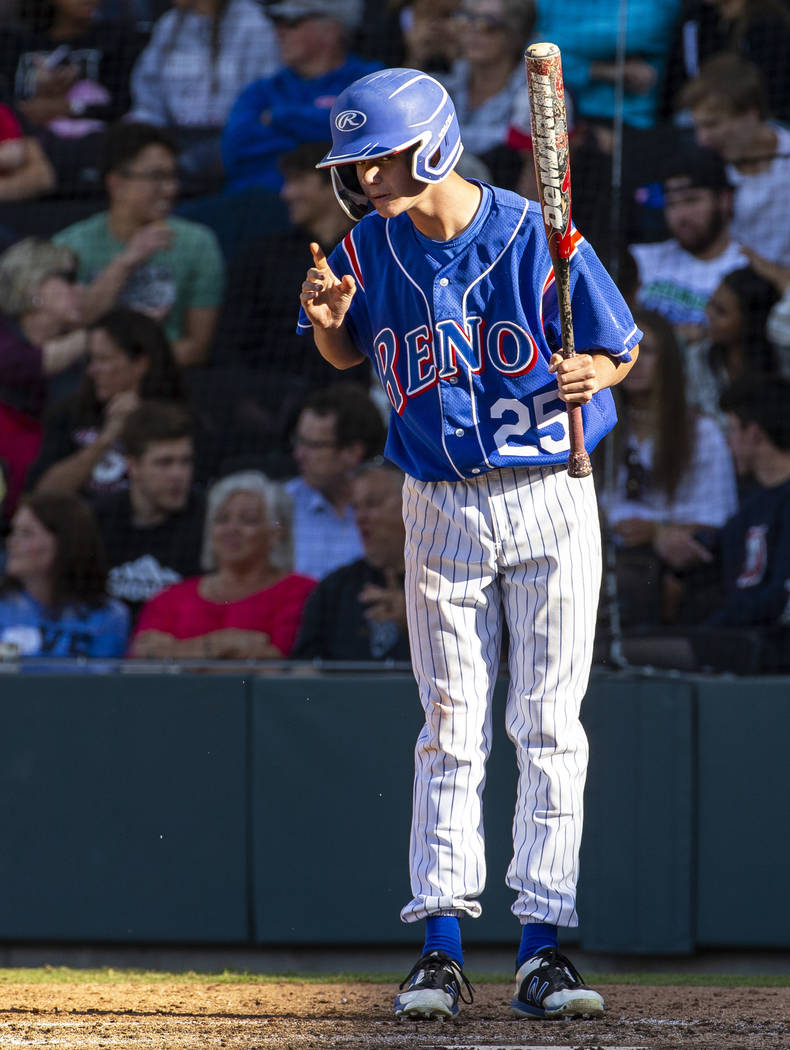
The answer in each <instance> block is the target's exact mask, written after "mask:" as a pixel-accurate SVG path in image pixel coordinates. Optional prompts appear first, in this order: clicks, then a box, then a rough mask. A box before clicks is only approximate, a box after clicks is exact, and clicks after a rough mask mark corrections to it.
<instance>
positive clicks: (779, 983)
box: [0, 966, 790, 988]
mask: <svg viewBox="0 0 790 1050" xmlns="http://www.w3.org/2000/svg"><path fill="white" fill-rule="evenodd" d="M401 980H402V975H401V974H394V973H393V974H370V973H341V974H297V973H283V974H269V973H249V972H246V971H236V970H223V971H222V972H221V973H197V972H195V971H193V970H189V971H185V972H179V973H163V972H162V971H161V970H136V969H121V968H115V967H106V968H102V969H85V970H82V969H76V968H73V967H67V966H38V967H30V968H25V967H18V968H15V969H0V985H11V984H170V983H175V984H187V985H188V984H281V983H283V982H285V983H290V984H391V985H396V984H398V983H399V982H400V981H401ZM473 980H474V983H475V984H510V983H511V982H512V980H513V977H512V975H511V974H500V975H485V976H478V977H474V975H473ZM586 980H587V983H588V984H590V985H591V986H592V987H595V986H596V985H607V984H630V985H640V986H644V987H672V986H675V987H698V988H788V987H790V974H737V973H725V974H699V973H590V974H588V975H587V976H586Z"/></svg>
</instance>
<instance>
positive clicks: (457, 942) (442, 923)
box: [422, 915, 464, 966]
mask: <svg viewBox="0 0 790 1050" xmlns="http://www.w3.org/2000/svg"><path fill="white" fill-rule="evenodd" d="M435 949H438V950H439V951H442V952H446V953H447V954H448V955H449V956H450V958H451V959H455V961H456V962H457V963H458V965H459V966H463V965H464V953H463V951H462V950H461V924H460V922H459V921H458V916H457V915H429V916H428V918H427V919H426V920H425V947H424V948H423V950H422V953H423V955H425V953H426V952H432V951H434V950H435Z"/></svg>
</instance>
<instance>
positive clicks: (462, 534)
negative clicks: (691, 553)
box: [299, 69, 641, 1018]
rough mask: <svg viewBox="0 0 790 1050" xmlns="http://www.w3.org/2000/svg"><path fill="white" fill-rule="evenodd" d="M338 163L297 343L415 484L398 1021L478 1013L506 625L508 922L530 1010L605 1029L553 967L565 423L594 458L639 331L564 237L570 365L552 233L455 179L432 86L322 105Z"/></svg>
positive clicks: (449, 137) (559, 872) (575, 527)
mask: <svg viewBox="0 0 790 1050" xmlns="http://www.w3.org/2000/svg"><path fill="white" fill-rule="evenodd" d="M330 120H331V131H332V148H331V150H330V151H329V153H327V155H326V157H325V158H324V159H323V160H322V161H321V164H320V165H319V167H322V166H323V167H330V168H331V176H332V180H333V184H334V187H335V192H336V194H337V197H338V199H339V201H340V203H341V204H342V206H343V207H344V208H345V209H346V211H347V212H348V214H349V215H350V216H351V217H352V218H354V219H355V220H359V221H358V223H357V225H356V226H355V227H354V228H353V229H352V231H351V232H350V233H349V234H348V235H347V236H346V237H345V239H344V240H343V241H342V243H341V244H339V245H338V246H337V247H336V248H335V249H334V251H333V252H332V254H331V255H330V257H329V259H327V258H326V257H325V256H324V254H323V253H322V251H321V249H320V248H319V246H318V245H317V244H311V246H310V247H311V252H312V255H313V266H312V267H310V269H309V270H308V271H307V276H306V279H305V281H304V283H303V284H302V292H301V297H300V299H301V304H302V310H301V313H300V317H299V328H300V331H304V332H310V331H311V330H312V333H313V336H314V339H315V342H316V345H317V347H318V349H319V351H320V352H321V354H322V355H323V356H324V357H325V358H326V360H327V361H329V362H331V363H332V364H333V365H335V366H336V367H337V368H341V369H343V368H349V367H351V366H353V365H355V364H357V363H359V362H360V361H362V360H363V359H364V358H365V357H369V358H370V359H371V361H372V362H373V365H374V367H375V369H376V371H377V373H378V377H379V379H380V381H381V384H382V386H383V388H384V390H385V391H386V393H387V396H388V398H389V400H390V402H391V405H392V411H391V416H390V426H389V435H388V439H387V455H388V457H389V458H390V459H392V460H393V461H394V462H395V463H396V464H397V465H398V466H399V467H401V468H402V469H403V471H404V472H405V474H406V480H405V483H404V489H403V514H404V521H405V524H406V594H407V601H408V606H409V617H408V618H409V637H410V642H411V649H412V661H413V665H414V672H415V676H416V678H417V682H418V685H419V691H420V697H421V701H422V704H423V707H424V709H425V725H424V727H423V729H422V731H421V733H420V735H419V738H418V741H417V746H416V752H415V781H414V798H413V817H412V830H411V845H410V870H411V885H412V893H413V898H412V900H410V901H409V903H408V904H406V906H405V907H404V908H403V910H402V912H401V918H402V919H403V920H404V921H405V922H416V921H417V920H419V919H425V920H426V932H425V943H424V948H423V952H422V955H421V957H420V959H419V960H418V962H417V964H416V965H415V966H414V968H413V969H412V971H411V973H409V974H408V975H407V977H406V979H405V980H404V982H403V984H402V985H401V991H400V994H398V995H397V996H396V998H395V1013H396V1015H397V1016H398V1017H411V1018H414V1017H425V1018H430V1017H444V1016H454V1015H455V1014H457V1012H458V1008H459V1002H458V1001H459V999H463V1000H464V1001H467V1002H471V998H472V989H471V986H470V985H469V982H468V980H467V979H466V977H465V975H464V973H463V968H462V967H463V954H462V949H461V935H460V923H459V919H460V918H461V917H463V916H470V917H475V916H478V915H479V914H480V904H479V902H478V897H479V895H480V893H481V891H482V889H483V885H484V881H485V857H484V851H483V825H482V809H481V796H482V791H483V782H484V779H485V763H486V758H487V756H488V751H489V746H490V742H491V697H492V692H493V689H494V684H495V681H496V677H497V672H498V669H499V660H500V651H501V647H502V637H503V626H504V625H507V629H508V632H509V638H510V643H509V655H508V667H509V675H510V687H509V692H508V698H507V713H506V719H507V731H508V734H509V736H510V738H511V740H512V741H513V743H514V745H515V748H516V753H517V756H518V764H519V771H520V776H519V787H518V797H517V800H516V810H515V817H514V821H513V860H512V862H511V864H510V867H509V870H508V873H507V883H508V885H509V886H510V887H511V888H512V889H513V890H514V891H515V893H516V900H515V903H514V904H513V912H514V913H515V915H516V916H517V917H518V918H519V920H520V921H521V923H522V938H521V944H520V947H519V951H518V957H517V972H516V992H515V996H514V998H513V1001H512V1003H511V1007H512V1008H513V1010H514V1011H515V1012H516V1013H517V1014H519V1015H520V1016H528V1017H540V1018H542V1017H559V1016H585V1015H594V1014H600V1013H601V1012H602V1011H603V1000H602V998H601V996H600V995H599V994H598V993H597V992H595V991H593V990H592V989H589V988H587V987H586V986H585V984H584V982H583V980H582V978H581V976H580V975H579V973H578V971H577V970H576V969H575V968H574V967H573V965H572V964H571V962H570V961H569V960H568V959H567V958H566V957H565V956H564V955H562V954H561V953H560V952H559V949H558V942H557V928H558V927H559V926H574V925H576V924H577V916H576V910H575V889H576V877H577V866H578V852H579V841H580V837H581V824H582V792H583V787H584V779H585V772H586V764H587V741H586V738H585V735H584V732H583V730H582V727H581V724H580V722H579V717H578V716H579V707H580V704H581V700H582V697H583V696H584V693H585V690H586V687H587V679H588V675H589V669H590V661H591V653H592V643H593V633H594V630H595V615H596V604H597V599H598V589H599V582H600V537H599V529H598V513H597V506H596V498H595V491H594V486H593V480H592V478H591V477H587V478H584V479H576V478H570V477H569V476H568V473H567V470H566V464H567V459H568V447H569V441H568V426H567V412H566V410H565V406H564V404H563V402H568V403H571V402H576V403H580V404H581V405H583V406H584V407H583V414H584V424H585V429H586V437H587V446H588V449H591V448H592V447H593V446H594V445H595V444H596V443H597V442H598V441H599V440H600V438H602V437H603V436H604V434H606V433H607V431H608V430H609V429H610V428H611V427H612V426H613V424H614V422H615V413H614V409H613V403H612V397H611V393H610V391H609V390H608V389H607V388H608V387H610V386H611V385H613V384H614V383H617V382H619V381H620V380H621V379H622V378H623V377H624V376H625V375H626V374H627V372H628V371H629V369H630V368H631V365H632V363H633V361H634V360H635V358H636V354H637V352H638V348H637V344H638V341H639V336H640V335H641V333H640V332H639V331H638V329H637V328H636V326H635V325H634V322H633V319H632V317H631V315H630V313H629V311H628V309H627V307H626V306H625V304H624V302H623V300H622V298H621V296H620V294H619V292H618V291H617V289H616V288H615V286H614V285H613V283H612V281H611V279H610V278H609V276H608V275H607V273H606V271H605V270H604V268H603V266H602V265H601V263H600V262H599V260H598V259H597V257H596V256H595V254H594V252H593V250H592V249H591V248H590V246H589V245H588V244H587V243H586V242H585V240H584V239H583V237H581V236H580V235H579V234H578V233H577V232H576V233H575V252H574V255H573V258H572V262H571V280H572V303H573V310H574V321H575V325H574V328H575V336H576V344H577V346H580V347H585V348H588V349H587V352H585V353H580V354H578V355H577V356H576V357H574V358H571V359H568V360H566V359H563V358H562V357H561V356H560V354H559V353H558V352H557V351H558V350H559V349H560V337H559V332H560V323H559V317H558V308H557V304H556V294H554V290H553V288H552V282H553V276H552V266H551V260H550V257H549V253H548V248H547V245H546V240H545V234H544V228H543V220H542V218H541V214H540V210H539V208H538V206H537V204H535V203H534V202H529V201H526V200H525V199H524V198H522V197H519V196H518V195H517V194H515V193H511V192H508V191H504V190H501V189H498V188H495V187H492V186H488V185H486V184H483V183H479V182H473V181H466V180H465V179H463V178H462V177H461V176H460V175H459V174H458V173H457V172H456V171H455V170H454V169H455V166H456V163H457V161H458V158H459V156H460V154H461V150H462V145H461V139H460V133H459V128H458V121H457V118H456V114H455V110H454V108H453V104H452V102H451V100H450V98H449V96H448V95H447V92H446V91H445V90H444V88H443V87H442V86H441V85H440V84H439V83H438V82H437V81H436V80H434V79H432V78H431V77H429V76H427V75H426V74H425V73H422V72H419V71H417V70H411V69H386V70H382V71H379V72H376V73H373V74H370V75H369V76H366V77H363V78H362V79H360V80H357V81H356V82H355V83H353V84H352V85H351V86H350V87H348V88H346V90H345V91H343V92H342V93H341V94H340V95H339V96H338V97H337V99H336V101H335V104H334V106H333V107H332V111H331V117H330Z"/></svg>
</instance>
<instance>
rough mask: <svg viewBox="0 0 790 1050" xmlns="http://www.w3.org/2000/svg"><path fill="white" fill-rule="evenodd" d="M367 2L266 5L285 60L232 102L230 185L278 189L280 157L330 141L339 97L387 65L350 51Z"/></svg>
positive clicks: (226, 146)
mask: <svg viewBox="0 0 790 1050" xmlns="http://www.w3.org/2000/svg"><path fill="white" fill-rule="evenodd" d="M362 6H363V5H362V2H361V0H278V2H277V3H274V4H272V5H271V6H269V7H268V8H267V11H266V13H267V14H268V15H269V17H270V18H271V19H272V21H273V22H274V26H275V29H276V30H277V39H278V42H279V45H280V55H281V58H282V63H283V66H282V69H280V70H278V71H277V72H276V73H275V74H274V75H273V76H270V77H262V78H261V79H260V80H255V81H253V82H252V83H251V84H249V85H248V86H247V87H246V88H245V89H244V90H243V91H242V93H241V94H240V95H239V97H238V98H237V99H236V101H235V103H234V105H233V109H232V110H231V112H230V116H229V117H228V121H227V124H226V125H225V130H224V132H223V135H222V159H223V162H224V164H225V171H226V173H227V183H226V188H227V189H228V190H231V191H236V190H245V189H247V188H249V187H251V186H259V187H263V188H264V189H267V190H271V191H272V192H274V193H277V192H279V190H280V188H281V186H282V184H283V177H282V174H281V173H280V170H279V168H278V166H277V159H278V157H279V156H280V155H281V154H283V153H285V152H287V151H288V150H292V149H294V148H295V147H296V146H298V145H299V144H300V143H301V142H318V141H320V140H322V139H328V138H329V110H330V109H331V107H332V103H333V102H334V100H335V98H336V97H337V96H338V95H339V94H340V92H341V91H342V90H343V89H344V88H346V87H348V85H349V84H350V83H351V82H352V81H354V80H356V79H357V78H358V77H361V76H363V75H364V74H366V73H371V72H373V71H374V70H375V69H379V68H380V67H381V64H380V63H378V62H370V61H367V60H366V59H362V58H360V57H359V56H358V55H354V54H349V52H348V40H349V37H350V35H351V34H352V33H353V32H354V31H355V30H356V29H358V27H359V25H360V23H361V22H362Z"/></svg>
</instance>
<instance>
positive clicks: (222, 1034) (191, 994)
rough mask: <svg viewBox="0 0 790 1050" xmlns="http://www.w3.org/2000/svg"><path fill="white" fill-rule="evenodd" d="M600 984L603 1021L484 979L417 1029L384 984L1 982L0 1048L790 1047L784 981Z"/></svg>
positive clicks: (789, 1003) (789, 999)
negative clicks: (549, 1009)
mask: <svg viewBox="0 0 790 1050" xmlns="http://www.w3.org/2000/svg"><path fill="white" fill-rule="evenodd" d="M601 991H602V992H603V993H604V995H605V998H606V1006H607V1013H606V1015H605V1016H604V1017H603V1018H602V1019H600V1020H596V1021H570V1022H569V1021H564V1022H530V1021H524V1020H519V1019H516V1018H514V1017H512V1016H511V1015H510V1013H509V1011H508V1009H507V1003H508V1001H509V999H510V995H511V992H512V988H511V985H510V984H507V985H505V984H481V985H480V986H479V987H478V988H477V989H476V993H475V1001H474V1003H473V1004H472V1005H471V1006H466V1007H464V1009H463V1011H462V1013H461V1015H460V1017H459V1018H458V1019H457V1020H456V1021H454V1022H447V1023H444V1024H440V1023H430V1024H419V1025H418V1024H415V1023H413V1022H410V1023H403V1022H398V1021H395V1019H394V1018H393V1017H392V1012H391V1011H392V996H393V994H394V987H390V986H389V985H387V984H358V983H351V982H349V983H348V984H344V983H331V984H329V983H327V984H316V983H301V982H291V981H287V982H286V981H283V982H282V983H279V982H266V983H263V982H262V983H260V984H258V983H254V982H253V983H250V982H249V981H247V982H245V983H243V984H242V983H239V984H234V983H226V981H222V982H215V981H212V980H211V979H206V980H205V981H203V980H197V981H190V982H188V983H187V982H173V983H164V982H158V981H157V982H155V983H152V984H150V985H146V984H144V983H140V982H139V981H136V982H134V983H131V982H129V983H127V982H123V981H122V980H121V981H119V982H118V983H113V984H108V983H96V984H63V983H59V984H8V985H3V986H2V987H0V1047H28V1048H30V1047H52V1048H65V1050H94V1048H99V1047H101V1048H105V1050H116V1048H124V1050H128V1048H129V1047H134V1048H146V1050H192V1048H195V1050H197V1048H198V1047H199V1048H201V1050H203V1048H211V1050H214V1048H228V1050H269V1048H272V1050H285V1048H290V1047H293V1048H294V1050H308V1048H318V1047H320V1048H327V1047H329V1048H333V1047H337V1048H344V1050H345V1048H349V1050H384V1048H404V1050H412V1048H413V1050H429V1048H430V1050H434V1048H435V1050H443V1048H446V1047H453V1048H478V1047H481V1048H482V1047H485V1048H489V1050H494V1048H524V1047H530V1048H532V1047H554V1048H555V1050H560V1048H561V1050H615V1048H617V1050H621V1048H628V1050H635V1048H645V1050H664V1048H667V1050H673V1048H676V1047H693V1048H694V1050H741V1048H743V1050H790V988H759V987H758V988H709V987H637V986H633V985H606V986H603V987H602V988H601Z"/></svg>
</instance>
